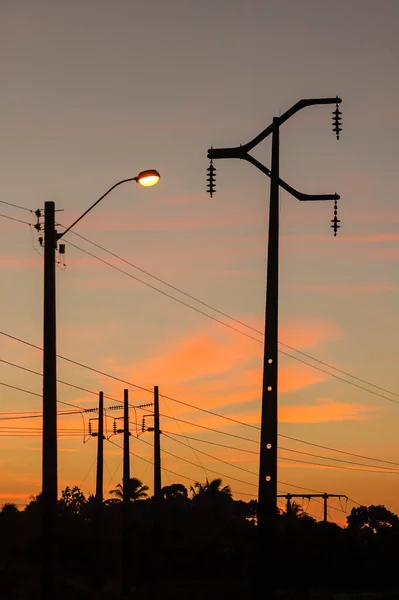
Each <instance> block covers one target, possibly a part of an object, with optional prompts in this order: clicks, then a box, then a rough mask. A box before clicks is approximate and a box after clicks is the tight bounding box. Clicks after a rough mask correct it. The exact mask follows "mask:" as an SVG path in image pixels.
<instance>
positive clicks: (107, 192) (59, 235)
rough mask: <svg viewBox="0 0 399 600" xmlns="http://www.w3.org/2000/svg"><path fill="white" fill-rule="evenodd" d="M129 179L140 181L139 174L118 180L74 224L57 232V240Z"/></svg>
mask: <svg viewBox="0 0 399 600" xmlns="http://www.w3.org/2000/svg"><path fill="white" fill-rule="evenodd" d="M128 181H136V182H137V181H138V176H136V177H129V179H122V181H118V183H115V184H114V185H113V186H112V187H110V188H109V190H107V191H106V192H105V194H103V195H102V196H101V198H99V199H98V200H96V202H94V204H92V205H91V206H90V207H89V208H88V209H87V210H86V211H85V212H84V213H83V215H80V217H78V218H77V219H76V221H74V222H73V223H72V225H70V226H69V227H68V228H67V229H65V231H63V232H62V233H57V240H60V239H61V238H62V237H63V236H64V235H65V234H66V233H68V231H70V230H71V229H72V227H74V226H75V225H76V223H79V221H81V220H82V219H83V217H85V216H86V215H87V213H88V212H90V211H91V210H92V209H93V208H94V207H95V206H97V204H98V203H99V202H101V200H103V199H104V198H105V196H108V194H109V193H110V192H112V190H114V189H115V188H116V187H118V185H122V183H127V182H128Z"/></svg>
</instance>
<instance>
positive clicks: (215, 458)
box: [162, 431, 258, 477]
mask: <svg viewBox="0 0 399 600" xmlns="http://www.w3.org/2000/svg"><path fill="white" fill-rule="evenodd" d="M162 433H163V434H164V436H165V437H167V438H169V439H170V440H173V441H174V442H177V443H178V444H182V446H186V448H191V446H189V445H188V444H185V443H184V442H182V441H180V440H175V439H174V438H173V437H172V436H170V435H168V434H167V433H165V431H162ZM196 450H197V452H199V453H200V454H203V455H204V456H208V457H209V458H212V459H213V460H218V461H219V462H222V463H224V464H225V465H229V467H234V468H235V469H239V470H240V471H244V472H245V473H249V474H250V475H255V476H256V477H257V476H258V473H255V471H250V470H249V469H245V468H244V467H240V466H239V465H235V464H234V463H231V462H229V461H227V460H223V459H222V458H219V457H217V456H213V455H212V454H208V453H207V452H204V451H203V450H198V448H196Z"/></svg>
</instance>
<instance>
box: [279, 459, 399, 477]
mask: <svg viewBox="0 0 399 600" xmlns="http://www.w3.org/2000/svg"><path fill="white" fill-rule="evenodd" d="M280 458H281V460H289V461H290V462H296V463H302V464H306V465H312V466H318V467H327V468H328V469H343V470H345V471H362V472H364V473H384V474H385V475H399V471H382V470H379V471H377V470H372V469H359V468H358V467H344V466H342V465H326V464H325V463H315V462H311V461H308V460H300V459H299V458H288V457H287V456H281V457H280ZM377 468H378V467H377Z"/></svg>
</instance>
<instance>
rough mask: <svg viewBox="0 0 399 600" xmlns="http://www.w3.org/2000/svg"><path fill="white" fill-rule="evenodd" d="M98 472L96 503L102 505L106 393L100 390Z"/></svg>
mask: <svg viewBox="0 0 399 600" xmlns="http://www.w3.org/2000/svg"><path fill="white" fill-rule="evenodd" d="M97 438H98V439H97V473H96V503H97V506H98V507H102V503H103V487H104V393H103V392H100V394H99V399H98V433H97Z"/></svg>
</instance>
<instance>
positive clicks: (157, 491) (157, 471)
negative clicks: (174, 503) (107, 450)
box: [154, 385, 162, 504]
mask: <svg viewBox="0 0 399 600" xmlns="http://www.w3.org/2000/svg"><path fill="white" fill-rule="evenodd" d="M161 489H162V483H161V430H160V426H159V391H158V386H157V385H156V386H154V497H155V501H156V503H157V502H158V504H159V501H160V498H161Z"/></svg>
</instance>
